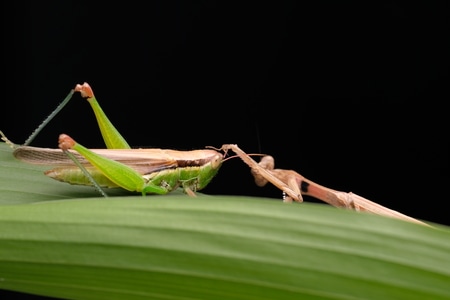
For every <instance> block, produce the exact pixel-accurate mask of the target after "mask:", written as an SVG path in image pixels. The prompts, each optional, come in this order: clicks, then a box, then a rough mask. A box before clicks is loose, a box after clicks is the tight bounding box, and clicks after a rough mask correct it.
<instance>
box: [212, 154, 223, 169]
mask: <svg viewBox="0 0 450 300" xmlns="http://www.w3.org/2000/svg"><path fill="white" fill-rule="evenodd" d="M221 164H222V154H217V155H215V156H214V157H213V158H212V159H211V168H213V169H218V168H219V167H220V165H221Z"/></svg>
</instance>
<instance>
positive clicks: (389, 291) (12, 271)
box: [0, 143, 450, 300]
mask: <svg viewBox="0 0 450 300" xmlns="http://www.w3.org/2000/svg"><path fill="white" fill-rule="evenodd" d="M0 166H1V169H0V204H3V205H2V206H0V289H4V290H9V291H19V292H27V293H33V294H37V295H45V296H53V297H58V298H70V299H408V300H410V299H450V289H449V288H448V286H449V284H450V255H449V253H450V229H449V228H448V227H446V226H442V225H439V224H432V225H433V227H427V226H421V225H418V224H412V223H408V222H404V221H401V220H396V219H390V218H385V217H381V216H374V215H369V214H364V213H357V212H353V211H347V210H340V209H336V208H333V207H330V206H327V205H322V204H311V203H309V204H308V203H302V204H295V203H294V204H286V203H283V202H281V201H274V200H273V199H264V198H252V197H236V196H234V197H231V196H208V195H200V196H199V197H197V198H190V197H188V196H186V195H184V194H174V195H167V196H148V197H141V196H124V195H127V194H126V193H124V192H121V191H117V192H116V193H117V195H118V196H115V197H110V198H99V197H97V194H96V192H95V191H94V190H93V188H89V187H78V186H70V185H67V184H63V183H59V182H56V181H53V180H51V179H49V178H46V177H45V176H44V175H43V174H42V171H43V170H44V169H45V168H42V167H36V166H30V165H26V164H24V163H21V162H18V161H16V160H15V159H14V158H13V157H12V151H11V149H9V148H7V146H6V145H5V144H4V143H0ZM246 175H247V174H246ZM246 175H245V176H246ZM108 192H109V191H108ZM111 192H112V191H111Z"/></svg>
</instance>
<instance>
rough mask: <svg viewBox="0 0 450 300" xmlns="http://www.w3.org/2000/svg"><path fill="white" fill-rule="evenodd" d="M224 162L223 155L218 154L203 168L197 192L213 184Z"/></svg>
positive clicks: (199, 174)
mask: <svg viewBox="0 0 450 300" xmlns="http://www.w3.org/2000/svg"><path fill="white" fill-rule="evenodd" d="M222 161H223V155H222V154H221V153H219V152H217V153H216V154H215V155H214V156H213V157H212V158H211V159H210V161H209V162H208V163H206V164H205V165H203V166H202V167H201V169H200V170H199V173H198V177H197V179H198V181H197V190H201V189H203V188H204V187H206V186H207V185H208V184H209V183H210V182H211V180H212V179H213V178H214V176H216V174H217V172H218V171H219V169H220V167H221V166H222Z"/></svg>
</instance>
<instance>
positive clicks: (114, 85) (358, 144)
mask: <svg viewBox="0 0 450 300" xmlns="http://www.w3.org/2000/svg"><path fill="white" fill-rule="evenodd" d="M241 2H242V1H241ZM99 3H102V4H101V5H100V4H96V5H93V4H92V3H89V2H85V1H48V2H45V3H43V2H36V1H35V2H31V3H29V4H24V3H20V2H14V3H9V4H5V2H4V9H3V14H4V23H3V24H4V31H3V33H4V37H3V42H4V43H3V44H4V46H3V48H4V54H3V55H4V68H3V81H4V88H3V99H4V100H3V101H2V109H1V111H2V117H1V119H0V129H1V130H2V131H3V132H4V133H5V134H6V135H7V136H8V137H9V138H10V139H11V140H13V141H14V142H16V143H22V142H23V141H24V140H25V139H26V138H27V137H28V136H29V134H30V133H31V132H32V131H33V129H35V128H36V127H37V126H38V125H39V124H40V122H41V121H42V120H43V119H44V118H45V117H46V116H47V115H48V114H49V113H50V112H51V111H52V110H53V109H54V108H55V107H56V105H57V104H58V103H59V102H60V101H61V100H62V99H63V98H64V97H65V96H66V95H67V94H68V92H69V91H70V90H71V89H72V88H73V87H74V86H75V84H77V83H83V82H85V81H86V82H88V83H89V84H90V85H91V86H92V88H93V90H94V93H95V95H96V96H97V99H98V100H99V102H100V103H101V105H102V106H103V109H104V110H105V112H106V113H107V114H108V116H109V117H110V119H111V120H112V122H113V123H114V124H115V125H116V126H117V127H118V129H119V130H120V131H121V133H122V134H123V135H124V136H125V137H126V139H127V140H128V142H129V143H130V144H131V145H132V146H135V147H158V148H173V149H179V150H189V149H202V148H204V147H205V146H215V147H220V146H221V145H222V144H225V143H233V144H238V145H239V146H240V147H241V148H242V149H243V150H244V151H246V152H248V153H255V152H262V153H268V154H271V155H272V156H274V157H275V159H276V166H277V167H279V168H285V169H293V170H296V171H297V172H299V173H301V174H302V175H304V176H305V177H306V178H309V179H311V180H313V181H315V182H317V183H319V184H322V185H325V186H327V187H330V188H334V189H337V190H342V191H352V192H354V193H356V194H359V195H361V196H363V197H366V198H368V199H370V200H373V201H375V202H378V203H380V204H382V205H385V206H387V207H390V208H392V209H395V210H398V211H400V212H402V213H405V214H407V215H410V216H412V217H416V218H420V219H424V220H428V221H433V222H438V223H441V224H447V225H450V218H449V214H448V208H447V207H448V202H449V193H448V187H449V173H448V171H449V158H448V157H449V143H448V130H447V127H448V108H447V105H448V99H450V98H449V77H448V75H449V74H448V70H449V61H448V56H449V45H448V41H449V32H448V29H447V26H448V6H447V4H446V3H445V1H442V2H441V1H429V2H427V3H422V4H412V3H407V4H403V3H400V2H395V1H390V2H381V3H380V2H378V1H372V2H370V1H369V2H367V1H363V2H361V1H359V2H351V3H350V2H346V3H342V1H314V2H313V1H311V2H300V1H298V2H297V1H273V2H272V3H266V2H255V3H254V4H250V2H244V3H245V4H243V3H239V2H237V3H233V4H229V3H228V2H224V1H149V2H144V1H142V2H134V1H127V2H117V3H116V2H99ZM6 5H9V6H6ZM62 132H64V133H67V134H70V135H71V136H72V137H74V138H75V139H76V140H78V141H79V142H80V143H82V144H84V145H85V146H88V147H91V148H99V147H104V145H103V143H102V140H101V137H100V134H99V131H98V129H97V127H96V123H95V119H94V117H93V114H92V112H91V111H90V108H89V105H88V104H87V103H86V102H85V101H84V100H82V98H81V97H80V96H79V95H77V96H76V97H74V99H73V100H72V101H71V102H70V103H69V104H68V106H67V107H66V108H65V109H64V110H63V111H62V112H61V113H60V114H59V115H58V116H57V117H56V118H55V119H54V121H53V122H52V123H51V124H49V125H48V126H47V128H45V130H44V131H43V132H42V134H41V135H40V136H39V137H38V138H37V139H36V140H35V143H34V145H36V146H46V147H55V146H56V144H57V143H56V141H57V137H58V135H59V134H60V133H62ZM204 192H205V193H208V194H238V195H252V196H267V197H272V198H274V199H280V197H281V193H280V192H279V191H278V190H276V189H275V188H273V187H269V186H267V187H264V188H259V187H256V186H255V185H254V183H253V181H252V178H251V175H250V174H249V169H248V167H247V166H246V165H244V164H243V163H242V162H241V161H240V160H238V159H236V160H230V161H228V162H226V163H225V164H224V165H223V166H222V169H221V170H220V172H219V174H218V175H217V177H216V178H215V180H213V182H212V183H211V184H210V185H209V186H208V187H207V188H206V189H205V190H204ZM306 200H307V201H314V200H313V199H309V198H307V199H306Z"/></svg>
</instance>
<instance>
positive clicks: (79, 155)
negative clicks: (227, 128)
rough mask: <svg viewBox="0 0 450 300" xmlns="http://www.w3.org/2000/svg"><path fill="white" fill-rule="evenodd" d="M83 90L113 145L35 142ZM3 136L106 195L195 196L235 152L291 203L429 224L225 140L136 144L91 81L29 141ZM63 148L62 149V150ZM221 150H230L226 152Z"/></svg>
mask: <svg viewBox="0 0 450 300" xmlns="http://www.w3.org/2000/svg"><path fill="white" fill-rule="evenodd" d="M74 92H80V93H81V95H82V97H83V98H86V99H87V100H88V102H89V103H90V105H91V107H92V109H93V111H94V114H95V117H96V119H97V122H98V125H99V128H100V131H101V134H102V137H103V139H104V141H105V144H106V146H107V149H88V148H86V147H84V146H82V145H80V144H79V143H77V142H76V141H75V140H73V139H72V138H71V137H70V136H68V135H66V134H61V135H60V136H59V148H60V149H51V148H38V147H31V146H29V144H30V143H31V141H32V140H33V139H34V137H35V136H36V135H37V134H38V133H39V132H40V130H41V129H42V128H43V127H44V126H45V125H46V124H47V123H48V122H50V120H51V119H52V118H53V117H54V116H55V115H56V114H57V113H58V112H59V110H60V109H61V108H62V107H63V106H64V105H65V104H66V103H67V102H68V101H69V100H70V98H71V97H72V95H73V93H74ZM0 134H1V136H2V140H4V141H5V142H7V143H8V144H9V145H10V146H11V147H12V148H13V149H14V152H13V154H14V156H15V157H16V158H18V159H19V160H22V161H25V162H28V163H32V164H41V165H51V166H55V168H53V169H51V170H48V171H46V172H45V174H46V175H47V176H49V177H51V178H53V179H56V180H59V181H62V182H67V183H70V184H80V185H93V186H94V187H95V188H96V189H97V190H98V191H99V192H100V193H101V194H102V195H103V196H105V197H106V196H107V195H106V193H105V192H104V191H103V189H102V188H103V187H107V188H114V187H120V188H123V189H126V190H128V191H135V192H140V193H142V195H146V194H167V193H169V192H171V191H173V190H175V189H177V188H179V187H181V188H182V189H183V191H184V192H185V193H187V194H188V195H190V196H195V192H196V191H199V190H201V189H203V188H205V187H206V186H207V185H208V184H209V182H210V181H211V180H212V179H213V177H214V176H215V175H216V174H217V172H218V170H219V168H220V167H221V165H222V163H223V162H224V161H225V156H226V153H227V151H229V150H231V151H233V152H234V153H235V154H236V155H237V156H239V157H240V158H241V159H242V160H243V161H244V162H245V163H246V164H247V165H248V166H249V167H250V169H251V173H252V175H253V176H254V178H255V183H256V184H257V185H258V186H264V185H265V184H266V183H267V182H270V183H272V184H273V185H275V186H276V187H278V188H279V189H280V190H282V191H283V195H284V201H285V202H292V201H295V202H302V201H303V198H302V194H303V195H309V196H312V197H315V198H318V199H320V200H322V201H324V202H326V203H328V204H331V205H333V206H336V207H341V208H347V209H353V210H356V211H366V212H370V213H374V214H379V215H384V216H388V217H394V218H399V219H402V220H405V221H410V222H415V223H420V224H424V225H427V224H426V223H424V222H421V221H419V220H417V219H414V218H411V217H409V216H406V215H403V214H401V213H399V212H397V211H394V210H391V209H388V208H386V207H384V206H381V205H379V204H377V203H375V202H372V201H370V200H367V199H365V198H363V197H360V196H358V195H356V194H353V193H345V192H340V191H335V190H332V189H329V188H326V187H324V186H321V185H318V184H316V183H314V182H312V181H310V180H308V179H306V178H305V177H303V176H302V175H300V174H298V173H297V172H295V171H293V170H283V169H274V159H273V158H272V157H271V156H263V155H260V156H263V158H262V159H261V161H260V162H259V163H257V162H256V161H254V160H253V159H252V158H251V157H250V155H249V154H247V153H245V152H244V151H242V150H241V149H240V148H239V147H238V146H237V145H234V144H224V145H222V147H221V148H220V149H213V148H212V147H210V149H201V150H191V151H178V150H171V149H131V148H130V146H129V145H128V143H127V142H126V140H125V139H124V138H123V137H122V135H121V134H120V133H119V132H118V131H117V129H116V128H115V127H114V125H113V124H112V123H111V122H110V120H109V119H108V117H107V116H106V114H105V113H104V112H103V110H102V108H101V107H100V105H99V103H98V102H97V100H96V98H95V96H94V93H93V91H92V89H91V87H90V86H89V84H87V83H84V84H83V85H80V84H78V85H76V87H75V88H74V89H73V90H72V91H71V92H70V93H69V95H68V96H67V97H66V99H64V101H63V102H62V103H61V104H60V106H58V108H57V109H56V110H55V111H54V112H53V113H52V114H51V115H50V116H49V117H48V118H47V119H46V120H45V121H44V122H43V123H42V124H41V125H40V126H39V127H38V129H36V130H35V132H33V134H32V135H31V136H30V138H28V139H27V141H26V142H25V143H24V145H16V144H14V143H12V142H11V141H9V140H8V139H7V138H6V136H5V135H4V134H3V133H2V132H1V131H0ZM61 150H62V151H61ZM219 151H224V152H225V153H224V154H222V153H221V152H219Z"/></svg>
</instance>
